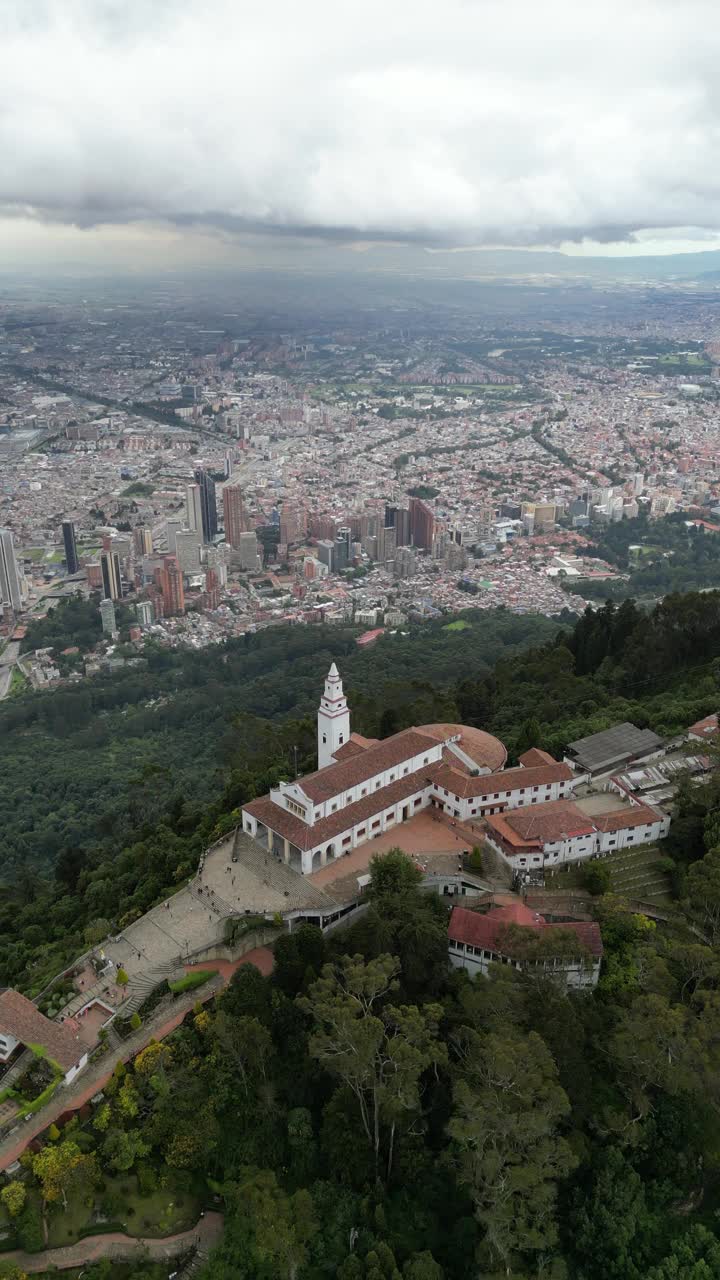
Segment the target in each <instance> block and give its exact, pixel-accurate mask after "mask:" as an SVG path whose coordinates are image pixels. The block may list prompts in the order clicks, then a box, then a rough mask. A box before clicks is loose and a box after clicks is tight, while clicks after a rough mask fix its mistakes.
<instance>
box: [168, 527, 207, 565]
mask: <svg viewBox="0 0 720 1280" xmlns="http://www.w3.org/2000/svg"><path fill="white" fill-rule="evenodd" d="M201 537H202V534H201V533H200V532H199V531H198V532H196V533H195V532H190V531H189V530H187V529H184V530H182V531H181V532H179V533H176V534H175V555H176V556H177V560H178V564H179V565H180V568H181V570H182V572H183V573H197V571H198V569H199V568H200V539H201Z"/></svg>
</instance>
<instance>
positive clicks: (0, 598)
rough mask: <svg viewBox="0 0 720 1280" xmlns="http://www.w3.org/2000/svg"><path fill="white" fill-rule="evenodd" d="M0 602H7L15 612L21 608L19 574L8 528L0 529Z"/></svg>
mask: <svg viewBox="0 0 720 1280" xmlns="http://www.w3.org/2000/svg"><path fill="white" fill-rule="evenodd" d="M0 604H9V605H10V607H11V608H12V609H14V610H15V612H16V613H18V612H19V611H20V609H21V608H22V588H21V585H20V574H19V573H18V567H17V560H16V559H15V545H14V541H13V536H12V533H11V531H10V529H0Z"/></svg>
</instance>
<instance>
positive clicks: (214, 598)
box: [204, 569, 220, 609]
mask: <svg viewBox="0 0 720 1280" xmlns="http://www.w3.org/2000/svg"><path fill="white" fill-rule="evenodd" d="M204 595H205V599H204V604H205V608H206V609H217V607H218V605H219V604H220V582H219V580H218V575H217V572H216V570H215V569H208V571H207V573H206V574H205V593H204Z"/></svg>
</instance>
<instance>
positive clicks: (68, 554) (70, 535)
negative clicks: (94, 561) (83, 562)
mask: <svg viewBox="0 0 720 1280" xmlns="http://www.w3.org/2000/svg"><path fill="white" fill-rule="evenodd" d="M62 535H63V543H64V544H65V564H66V566H67V571H68V573H77V571H78V569H79V568H80V561H79V560H78V553H77V546H76V543H75V525H74V524H73V522H72V520H63V523H62Z"/></svg>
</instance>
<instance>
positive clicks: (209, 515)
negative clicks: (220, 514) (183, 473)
mask: <svg viewBox="0 0 720 1280" xmlns="http://www.w3.org/2000/svg"><path fill="white" fill-rule="evenodd" d="M195 482H196V484H198V485H199V487H200V514H201V517H202V535H203V542H212V541H213V539H214V538H215V535H216V534H217V531H218V523H217V503H216V501H215V481H214V480H213V479H212V477H211V476H210V475H209V474H208V472H207V471H202V470H200V471H196V472H195Z"/></svg>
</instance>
